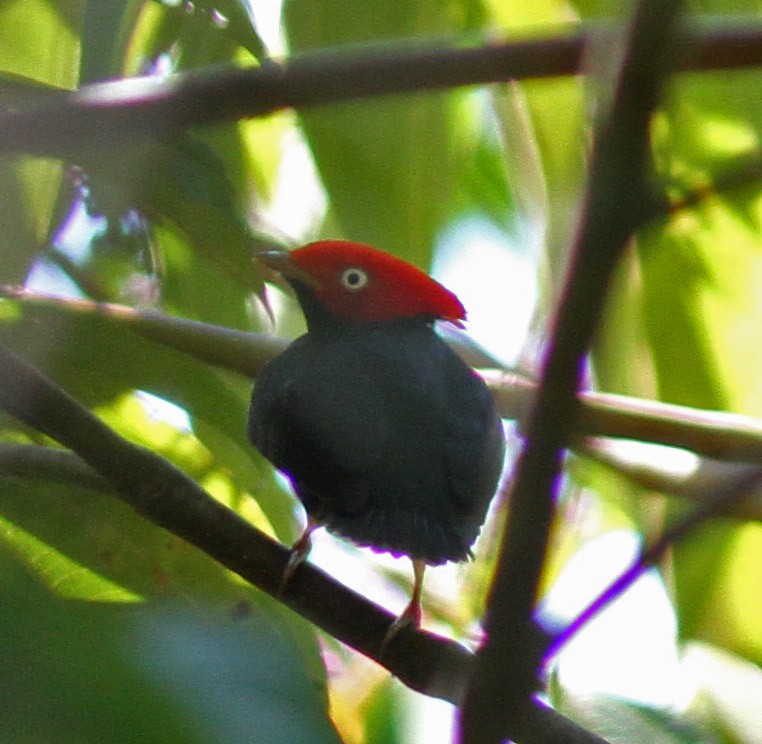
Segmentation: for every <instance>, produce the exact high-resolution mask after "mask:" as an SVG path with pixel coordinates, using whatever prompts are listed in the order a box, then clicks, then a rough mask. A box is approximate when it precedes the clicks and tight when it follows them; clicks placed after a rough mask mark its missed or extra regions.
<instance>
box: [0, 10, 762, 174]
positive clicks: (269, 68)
mask: <svg viewBox="0 0 762 744" xmlns="http://www.w3.org/2000/svg"><path fill="white" fill-rule="evenodd" d="M606 33H607V31H606V29H605V27H601V26H598V27H585V28H580V27H579V26H574V27H572V29H571V31H569V32H567V33H563V34H558V35H556V36H553V37H550V38H545V39H537V38H535V39H530V40H525V41H510V42H504V43H499V44H487V45H484V46H481V47H468V48H463V47H457V46H455V45H454V44H450V45H444V44H438V45H436V46H434V44H433V43H430V42H429V43H425V44H424V43H421V42H415V43H410V42H407V43H395V44H383V45H375V46H373V45H369V46H367V47H365V48H364V49H362V50H361V51H357V50H351V51H348V50H335V51H330V52H317V53H313V54H305V55H302V56H299V57H295V58H292V59H289V60H287V61H285V62H280V63H277V62H268V63H267V64H266V65H264V66H262V67H260V68H255V69H238V68H232V69H226V70H219V69H215V70H212V71H202V72H200V73H184V74H177V75H173V76H170V77H168V78H129V79H123V80H119V81H114V82H108V83H97V84H94V85H90V86H87V87H85V88H82V89H81V90H79V91H75V92H73V93H65V94H59V93H56V94H51V95H48V96H46V100H45V101H44V102H42V103H40V104H38V105H35V106H30V107H24V108H20V109H18V110H15V111H13V110H11V111H7V110H6V112H5V113H3V114H2V115H0V152H15V153H29V154H35V155H41V156H50V157H61V158H67V159H73V160H76V156H77V154H78V153H81V152H83V151H86V150H91V149H92V148H101V149H103V148H108V147H117V146H124V145H127V144H130V143H132V144H135V143H139V142H143V141H146V140H155V139H157V138H166V137H168V136H171V135H172V134H173V133H175V132H179V131H183V130H184V129H186V128H187V127H189V126H196V125H207V124H214V123H219V122H223V121H233V120H236V119H241V118H249V117H256V116H266V115H268V114H272V113H274V112H276V111H279V110H282V109H286V108H297V109H301V108H306V107H311V106H319V105H324V104H328V103H336V102H339V101H348V100H357V99H364V98H372V97H377V96H384V95H390V94H400V93H409V92H412V91H426V90H428V91H434V90H443V89H449V88H453V87H457V86H464V85H483V84H486V83H496V82H505V81H506V80H509V79H513V80H524V79H531V78H544V77H555V76H561V75H575V74H578V73H579V72H580V64H581V60H582V58H583V55H584V50H585V48H586V46H587V44H588V43H589V42H590V41H595V40H596V39H600V37H601V36H603V35H605V34H606ZM676 54H677V57H678V60H679V68H680V69H682V70H693V71H701V70H710V69H739V68H744V67H753V66H759V65H762V27H759V26H757V25H754V24H753V23H749V22H746V23H744V25H743V26H740V25H735V26H729V25H723V26H718V27H712V26H708V27H707V26H704V27H702V26H697V27H696V28H695V29H694V30H693V31H692V32H691V33H690V34H689V35H686V37H685V39H684V40H683V41H682V42H680V48H679V50H676Z"/></svg>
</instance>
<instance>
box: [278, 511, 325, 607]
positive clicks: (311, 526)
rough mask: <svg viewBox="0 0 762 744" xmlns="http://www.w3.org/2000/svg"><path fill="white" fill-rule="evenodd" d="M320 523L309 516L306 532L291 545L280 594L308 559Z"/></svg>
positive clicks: (279, 588) (281, 581)
mask: <svg viewBox="0 0 762 744" xmlns="http://www.w3.org/2000/svg"><path fill="white" fill-rule="evenodd" d="M318 527H320V525H319V524H318V523H317V522H316V521H315V520H314V519H312V517H307V526H306V527H305V528H304V532H302V534H301V535H300V536H299V539H298V540H297V541H296V542H295V543H294V544H293V545H292V546H291V555H290V556H289V557H288V563H286V568H285V569H284V570H283V576H282V578H281V580H280V586H279V587H278V594H283V592H284V591H285V589H286V587H287V586H288V583H289V581H291V579H292V578H293V576H294V573H295V572H296V569H297V568H299V566H301V565H302V563H304V561H305V560H307V556H308V555H309V553H310V550H311V549H312V533H313V532H314V531H315V530H316V529H317V528H318Z"/></svg>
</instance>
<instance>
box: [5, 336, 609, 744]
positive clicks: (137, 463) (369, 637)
mask: <svg viewBox="0 0 762 744" xmlns="http://www.w3.org/2000/svg"><path fill="white" fill-rule="evenodd" d="M0 408H2V409H4V410H5V411H6V412H8V413H9V414H11V415H12V416H14V417H15V418H18V419H19V420H20V421H22V422H24V423H25V424H27V425H29V426H31V427H33V428H35V429H37V430H38V431H40V432H43V433H44V434H47V435H48V436H50V437H52V438H53V439H55V440H57V441H58V442H60V443H61V444H63V445H64V446H66V447H70V448H71V449H72V450H73V451H74V452H76V453H77V455H78V456H79V457H80V458H81V459H82V461H83V462H84V463H87V465H88V466H89V468H88V467H86V466H83V465H82V464H79V463H76V462H72V461H71V458H72V455H71V454H70V453H68V452H60V453H59V452H56V451H54V450H51V449H50V448H37V447H28V446H22V448H21V449H16V450H15V451H14V449H13V447H12V446H10V445H9V446H7V447H2V448H0V470H2V471H3V472H5V473H12V474H16V475H19V474H23V473H24V471H23V467H24V465H23V463H22V466H21V469H20V468H19V462H18V459H19V457H20V458H21V459H22V460H25V461H26V464H27V465H28V464H29V462H30V458H31V461H34V462H37V463H38V464H41V465H43V467H44V468H45V472H44V473H38V474H37V476H38V477H39V476H43V477H51V478H53V479H55V480H61V479H62V478H63V479H64V480H65V479H67V478H70V477H73V478H76V479H77V480H78V482H79V483H80V485H83V484H84V485H88V486H91V487H94V488H102V487H104V486H108V487H110V488H111V489H113V490H114V491H115V492H116V495H117V496H118V497H119V498H121V499H122V501H124V502H125V503H127V504H128V505H129V506H131V507H132V508H133V509H135V511H137V512H138V513H139V514H141V515H142V516H143V517H145V518H146V519H148V520H150V521H151V522H153V523H154V524H157V525H158V526H160V527H163V528H164V529H166V530H168V531H169V532H172V533H173V534H175V535H177V536H179V537H181V538H183V539H185V540H187V541H188V542H189V543H191V544H193V545H195V546H196V547H197V548H199V549H200V550H202V551H204V552H205V553H206V554H207V555H209V556H211V557H212V558H214V559H215V560H217V561H218V562H220V563H221V564H222V565H224V566H226V567H227V568H229V569H230V570H231V571H234V572H235V573H237V574H238V575H239V576H241V577H242V578H243V579H245V580H246V581H248V582H250V583H251V584H253V585H254V586H256V587H258V588H259V589H262V590H263V591H265V592H267V593H268V594H270V595H273V596H276V597H277V598H278V599H279V601H281V602H283V603H284V604H285V605H286V606H288V607H290V608H291V609H293V610H294V611H295V612H298V613H299V614H301V615H302V616H304V617H305V618H307V619H308V620H310V621H311V622H313V623H315V624H316V625H317V626H318V627H320V628H322V629H323V630H324V631H325V632H327V633H329V634H331V635H332V636H334V637H336V638H338V639H339V640H340V641H342V642H343V643H346V644H347V645H349V646H351V647H353V648H355V649H357V650H358V651H360V652H361V653H363V654H365V655H366V656H368V657H370V658H372V659H374V660H375V661H377V662H378V663H379V664H382V665H383V666H385V667H386V668H387V669H389V671H391V672H392V673H393V674H394V675H395V676H397V677H398V678H399V679H400V680H402V681H403V682H404V683H405V684H406V685H408V686H409V687H411V688H412V689H414V690H417V691H419V692H422V693H424V694H426V695H431V696H434V697H439V698H442V699H445V700H449V701H450V702H452V703H454V704H456V705H457V704H459V703H460V702H461V701H462V699H463V695H464V693H465V689H466V685H467V682H468V679H469V676H470V672H471V667H472V664H473V656H472V654H471V653H470V652H469V651H468V650H467V649H465V648H464V647H463V646H461V645H459V644H457V643H455V642H454V641H451V640H448V639H445V638H442V637H441V636H437V635H434V634H432V633H427V632H425V631H420V630H418V631H415V630H412V629H408V630H406V631H402V632H400V633H399V634H398V635H397V636H395V639H394V641H393V642H392V643H391V644H389V645H388V646H387V647H386V648H385V650H384V653H383V654H381V653H380V650H381V647H382V643H383V640H384V638H385V635H386V632H387V630H388V628H389V625H390V624H391V623H392V622H393V621H394V620H395V618H394V616H393V615H391V614H390V613H389V612H387V611H386V610H384V609H383V608H381V607H379V606H378V605H376V604H374V603H372V602H370V601H369V600H367V599H365V598H364V597H362V596H360V595H359V594H357V593H356V592H353V591H351V590H350V589H348V588H346V587H345V586H343V585H341V584H339V583H338V582H336V581H335V580H333V579H332V578H331V577H330V576H328V575H327V574H326V573H325V572H323V571H321V570H320V569H318V568H316V567H315V566H313V565H311V564H309V563H305V564H303V565H302V566H300V567H299V569H298V570H297V571H296V573H295V574H294V576H293V578H292V579H291V581H290V582H289V584H288V585H287V587H286V590H285V591H284V592H283V593H282V594H280V593H279V588H280V583H281V578H282V576H283V571H284V569H285V567H286V563H287V561H288V559H289V556H290V550H289V549H288V548H286V547H284V546H283V545H280V544H278V543H276V542H275V541H273V540H271V539H270V538H269V537H267V536H266V535H264V534H263V533H262V532H260V531H259V530H257V529H256V528H254V527H253V526H252V525H250V524H248V523H247V522H245V521H244V520H243V519H241V517H239V516H238V515H237V514H236V513H235V512H233V511H231V510H230V509H228V508H227V507H225V506H223V505H222V504H220V503H219V502H217V501H215V500H214V499H213V498H212V497H211V496H209V495H208V494H207V493H206V492H205V491H204V490H203V489H202V488H200V486H199V485H198V484H197V483H196V482H195V481H194V480H192V479H191V478H189V477H188V476H186V475H185V474H184V473H183V472H181V471H180V470H179V469H177V468H176V467H175V466H174V465H172V464H171V463H170V462H168V461H167V460H164V459H163V458H161V457H159V456H158V455H156V454H155V453H153V452H151V451H150V450H147V449H145V448H144V447H140V446H137V445H134V444H131V443H130V442H128V441H127V440H125V439H123V438H122V437H120V436H119V435H118V434H117V433H116V432H114V431H113V430H112V429H110V428H109V427H108V426H106V425H105V424H104V423H102V422H101V421H100V420H99V419H98V418H96V417H95V416H94V415H93V414H92V413H90V411H88V410H87V409H86V408H84V407H83V406H81V405H80V404H79V403H77V401H75V400H74V399H73V398H71V397H70V396H69V395H67V394H66V393H65V392H64V391H63V390H61V389H60V388H58V387H57V386H56V385H55V384H53V383H52V382H51V381H50V380H48V379H46V378H45V377H44V376H42V375H41V374H40V373H39V372H38V371H37V370H36V369H34V368H33V367H31V366H30V365H29V364H27V363H26V362H25V361H24V360H22V359H21V358H20V357H19V356H17V355H16V354H14V353H13V352H12V351H10V350H9V349H7V348H6V347H5V346H3V345H2V344H0ZM43 450H47V451H44V452H43ZM14 457H15V458H16V462H13V459H14ZM91 469H92V470H91ZM80 477H81V478H82V480H79V479H80ZM522 736H523V738H524V739H525V740H526V741H532V742H537V743H538V744H554V742H557V741H569V742H578V743H579V744H600V742H601V741H602V740H601V739H600V738H598V737H596V736H595V735H594V734H590V733H588V732H587V731H586V730H585V729H583V728H581V727H580V726H577V725H576V724H575V723H573V722H572V721H570V720H568V719H566V718H565V717H564V716H562V715H560V714H559V713H557V712H556V711H553V710H552V709H550V708H548V707H547V706H545V705H544V704H542V703H540V702H538V701H536V700H534V699H532V700H531V701H529V704H528V706H527V709H526V716H525V720H524V722H523V728H522Z"/></svg>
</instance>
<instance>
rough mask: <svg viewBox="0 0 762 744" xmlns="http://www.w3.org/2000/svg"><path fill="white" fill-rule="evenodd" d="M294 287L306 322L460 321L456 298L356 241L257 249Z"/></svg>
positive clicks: (397, 261)
mask: <svg viewBox="0 0 762 744" xmlns="http://www.w3.org/2000/svg"><path fill="white" fill-rule="evenodd" d="M258 258H259V260H260V261H261V262H262V263H263V264H265V265H266V266H268V267H270V268H272V269H275V270H276V271H278V272H280V273H281V274H282V275H283V277H284V278H285V279H286V280H287V281H288V282H289V284H291V286H292V287H293V288H294V290H295V291H296V295H297V297H298V299H299V303H300V304H301V306H302V310H303V311H304V314H305V317H306V319H307V324H308V326H309V327H310V328H313V327H316V326H318V325H319V324H320V323H321V321H323V322H325V321H326V320H334V321H339V322H345V323H378V322H384V321H395V320H403V319H408V318H421V319H425V320H437V319H439V320H446V321H449V322H450V323H453V324H455V325H457V326H459V327H462V326H463V320H465V317H466V311H465V308H464V307H463V305H462V304H461V302H460V300H459V299H458V298H457V297H456V296H455V295H454V294H453V293H452V292H450V291H449V290H448V289H446V288H445V287H443V286H442V285H441V284H439V283H438V282H436V281H434V280H433V279H432V278H431V277H429V276H427V275H426V274H425V273H424V272H422V271H421V270H420V269H417V268H416V267H415V266H412V265H411V264H409V263H406V262H405V261H402V260H401V259H399V258H395V257H394V256H391V255H389V254H388V253H384V252H383V251H379V250H376V249H375V248H371V247H370V246H367V245H362V244H361V243H353V242H350V241H345V240H322V241H318V242H316V243H310V244H309V245H306V246H304V247H303V248H297V249H296V250H293V251H290V252H286V251H265V252H263V253H260V254H258Z"/></svg>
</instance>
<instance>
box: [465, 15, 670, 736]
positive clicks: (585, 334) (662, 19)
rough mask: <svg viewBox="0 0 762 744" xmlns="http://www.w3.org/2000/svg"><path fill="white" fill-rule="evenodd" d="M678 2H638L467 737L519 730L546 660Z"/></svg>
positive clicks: (504, 553)
mask: <svg viewBox="0 0 762 744" xmlns="http://www.w3.org/2000/svg"><path fill="white" fill-rule="evenodd" d="M679 7H680V3H679V2H669V1H668V0H662V1H661V2H653V1H650V2H649V0H641V2H640V3H638V5H637V6H636V10H635V15H634V17H633V21H632V24H631V26H630V29H629V32H628V35H627V38H626V41H625V47H624V50H623V54H622V58H621V63H620V69H619V72H618V76H617V79H616V81H615V84H614V92H613V99H612V106H611V111H610V112H609V116H608V119H607V121H605V123H604V124H603V126H602V127H601V128H600V129H599V132H598V135H597V138H596V142H595V147H594V151H593V159H592V163H591V169H590V176H589V180H588V185H587V191H586V196H585V202H584V205H583V210H582V214H581V218H580V223H579V226H578V231H577V236H576V239H575V243H574V246H573V250H572V254H571V266H570V269H569V273H568V276H567V280H566V283H565V286H564V291H563V293H562V297H561V301H560V305H559V307H558V312H557V314H556V317H555V320H554V324H553V328H552V335H551V340H550V344H549V348H548V352H547V357H546V361H545V364H544V369H543V376H542V381H541V384H540V388H539V390H538V394H537V398H536V401H535V405H534V409H533V411H532V414H531V416H530V419H529V422H528V425H527V427H526V432H525V433H526V439H525V446H524V449H523V451H522V454H521V457H520V458H519V461H518V464H517V467H516V472H515V480H514V484H513V487H512V489H511V493H510V496H511V501H510V504H511V513H510V518H509V520H508V524H507V528H506V532H505V535H504V539H503V543H502V546H501V551H500V555H499V558H498V566H497V570H496V573H495V577H494V581H493V585H492V587H491V591H490V595H489V598H488V604H487V611H486V615H485V622H484V626H485V631H486V641H485V643H484V645H483V646H482V648H481V649H480V650H479V652H478V654H477V660H476V668H475V671H474V677H473V681H472V684H471V687H470V689H469V691H468V695H467V697H466V701H465V704H464V706H463V709H462V716H461V731H462V735H463V741H465V742H471V743H472V742H480V743H481V742H484V743H485V744H486V743H487V742H490V743H494V744H497V742H501V741H503V740H504V739H505V738H506V737H511V738H515V736H514V727H515V726H516V723H517V721H520V720H521V715H522V709H523V708H524V706H525V705H526V701H527V700H528V699H529V696H530V695H531V691H532V684H533V681H534V678H535V675H536V673H537V668H538V666H539V664H540V662H541V656H540V654H541V653H542V650H540V649H536V648H534V647H533V646H532V644H531V638H532V633H531V630H532V627H533V613H534V607H535V603H536V600H537V592H538V586H539V582H540V577H541V573H542V570H543V566H544V563H545V557H546V553H547V549H548V543H549V535H550V528H551V523H552V520H553V515H554V508H555V501H556V497H557V489H558V482H559V479H560V475H561V462H562V457H563V451H564V448H565V447H567V446H568V445H569V443H570V441H571V438H572V434H573V431H574V422H575V420H576V419H577V417H578V409H579V406H578V397H577V389H578V388H579V386H580V383H581V377H582V370H583V366H584V359H585V355H586V354H587V352H588V349H589V348H590V344H591V342H592V339H593V336H594V334H595V331H596V328H597V326H598V323H599V319H600V315H601V312H602V310H603V306H604V303H605V299H606V292H607V287H608V283H609V280H610V278H611V276H612V274H613V272H614V269H615V267H616V265H617V262H618V259H619V257H620V256H621V254H622V252H623V251H624V249H625V247H626V245H627V242H628V241H629V239H630V237H631V235H632V234H633V232H634V231H635V229H636V228H637V227H638V226H639V225H640V224H641V223H642V221H643V220H644V219H645V218H646V214H645V211H644V205H645V204H647V203H648V202H649V200H650V194H651V184H650V181H649V171H648V165H647V164H648V163H649V140H648V129H649V123H650V120H651V115H652V112H653V111H654V109H655V108H656V106H657V105H658V103H659V101H660V97H661V92H662V86H663V84H664V81H665V80H666V78H667V76H668V74H669V73H670V71H671V68H672V63H673V59H672V52H673V50H674V46H675V43H674V42H675V37H676V33H675V32H676V28H677V19H678V15H679ZM538 652H539V653H538Z"/></svg>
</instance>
